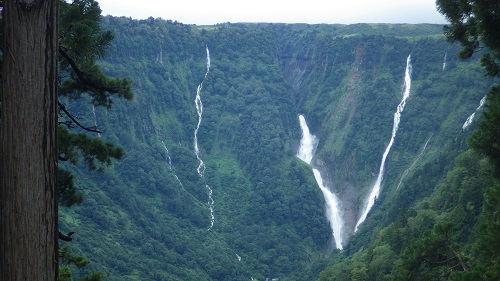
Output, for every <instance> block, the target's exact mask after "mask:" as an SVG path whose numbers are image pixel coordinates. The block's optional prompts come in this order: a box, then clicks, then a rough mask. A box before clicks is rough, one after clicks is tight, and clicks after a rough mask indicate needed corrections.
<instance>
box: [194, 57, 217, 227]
mask: <svg viewBox="0 0 500 281" xmlns="http://www.w3.org/2000/svg"><path fill="white" fill-rule="evenodd" d="M206 50H207V71H206V72H205V76H204V77H203V80H202V81H201V83H200V85H198V88H197V89H196V98H195V100H194V103H195V106H196V112H197V113H198V124H197V125H196V129H195V130H194V153H195V154H196V158H197V159H198V161H199V162H200V164H199V165H198V168H197V169H196V171H197V172H198V175H199V176H200V177H203V176H204V174H205V163H203V160H202V159H201V154H200V149H199V147H198V130H199V129H200V125H201V119H202V116H203V103H202V102H201V89H202V88H203V81H205V78H207V75H208V72H209V71H210V51H209V50H208V47H206ZM205 187H206V188H207V194H208V208H209V209H210V227H209V228H208V230H210V229H212V227H213V226H214V222H215V216H214V203H215V202H214V200H213V198H212V194H213V191H212V188H211V187H210V186H209V185H208V184H207V185H205Z"/></svg>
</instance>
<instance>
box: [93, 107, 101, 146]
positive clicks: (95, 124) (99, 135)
mask: <svg viewBox="0 0 500 281" xmlns="http://www.w3.org/2000/svg"><path fill="white" fill-rule="evenodd" d="M92 113H93V114H94V127H95V129H97V115H96V114H95V106H94V105H92ZM97 136H98V137H99V138H101V133H97Z"/></svg>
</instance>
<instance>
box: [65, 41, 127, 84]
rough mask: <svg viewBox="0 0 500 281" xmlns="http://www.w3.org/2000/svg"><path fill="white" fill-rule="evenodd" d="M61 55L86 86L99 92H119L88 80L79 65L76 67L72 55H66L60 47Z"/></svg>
mask: <svg viewBox="0 0 500 281" xmlns="http://www.w3.org/2000/svg"><path fill="white" fill-rule="evenodd" d="M59 53H60V54H61V55H62V56H63V57H64V58H65V59H66V61H67V62H68V63H69V65H70V66H71V68H72V69H73V71H74V72H75V74H76V76H78V79H80V80H81V81H82V82H83V83H84V84H86V85H88V86H90V87H92V88H94V89H96V90H99V91H105V92H111V93H115V92H118V89H116V88H110V87H106V86H105V85H102V84H101V85H98V84H95V83H94V82H92V81H90V80H89V79H87V78H86V77H85V73H83V72H82V71H81V70H80V68H78V65H76V62H75V61H74V60H73V59H72V58H71V57H70V55H69V54H68V53H66V50H65V49H64V48H63V47H61V46H59Z"/></svg>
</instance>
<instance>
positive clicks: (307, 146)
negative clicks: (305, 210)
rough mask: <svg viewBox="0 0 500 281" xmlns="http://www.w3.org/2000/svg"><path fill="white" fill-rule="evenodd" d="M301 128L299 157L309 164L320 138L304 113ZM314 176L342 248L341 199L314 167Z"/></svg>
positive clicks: (333, 232) (300, 119) (338, 246)
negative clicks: (310, 130)
mask: <svg viewBox="0 0 500 281" xmlns="http://www.w3.org/2000/svg"><path fill="white" fill-rule="evenodd" d="M299 122H300V128H301V129H302V139H301V140H300V147H299V151H298V152H297V157H298V158H299V159H300V160H302V161H304V162H306V163H307V164H309V165H310V164H311V160H312V158H313V156H314V152H315V149H316V146H317V144H318V140H317V138H316V136H315V135H311V133H310V132H309V127H308V126H307V123H306V119H305V118H304V116H303V115H299ZM313 174H314V178H315V179H316V182H317V183H318V186H319V188H320V189H321V192H323V196H324V197H325V204H326V217H327V219H328V221H329V222H330V227H331V229H332V235H333V238H334V239H335V246H336V248H337V249H339V250H342V226H343V221H342V217H341V215H340V206H339V200H338V198H337V197H336V196H335V194H333V193H332V192H331V191H330V189H329V188H328V187H326V186H325V185H324V184H323V178H322V177H321V173H320V172H319V171H318V170H317V169H314V168H313Z"/></svg>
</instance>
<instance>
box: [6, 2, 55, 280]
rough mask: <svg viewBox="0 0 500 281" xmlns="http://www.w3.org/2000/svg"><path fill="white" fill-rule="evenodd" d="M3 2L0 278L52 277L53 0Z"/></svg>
mask: <svg viewBox="0 0 500 281" xmlns="http://www.w3.org/2000/svg"><path fill="white" fill-rule="evenodd" d="M3 4H4V9H3V21H4V30H3V43H4V44H3V48H2V51H3V75H2V80H3V96H2V97H1V103H2V105H1V107H2V108H1V116H0V118H1V119H0V120H1V121H0V122H1V124H0V146H1V147H0V280H5V281H17V280H23V281H25V280H30V281H37V280H44V281H45V280H56V279H57V231H56V229H57V228H56V227H57V205H56V196H57V193H56V169H57V145H56V127H57V111H56V109H57V46H58V45H57V44H58V43H57V42H58V32H57V13H58V0H8V1H3Z"/></svg>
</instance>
